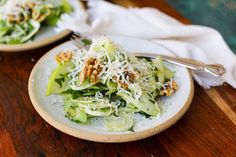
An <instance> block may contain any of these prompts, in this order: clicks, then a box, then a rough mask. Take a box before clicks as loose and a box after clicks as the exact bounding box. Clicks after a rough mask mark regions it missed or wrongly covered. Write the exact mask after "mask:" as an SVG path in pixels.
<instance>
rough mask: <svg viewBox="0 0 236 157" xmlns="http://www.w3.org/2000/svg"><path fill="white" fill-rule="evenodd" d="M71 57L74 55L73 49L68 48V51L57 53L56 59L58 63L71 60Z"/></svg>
mask: <svg viewBox="0 0 236 157" xmlns="http://www.w3.org/2000/svg"><path fill="white" fill-rule="evenodd" d="M71 57H72V53H71V51H69V50H67V51H62V52H61V53H59V54H58V55H56V58H55V59H56V61H57V62H58V63H62V62H64V61H70V60H71Z"/></svg>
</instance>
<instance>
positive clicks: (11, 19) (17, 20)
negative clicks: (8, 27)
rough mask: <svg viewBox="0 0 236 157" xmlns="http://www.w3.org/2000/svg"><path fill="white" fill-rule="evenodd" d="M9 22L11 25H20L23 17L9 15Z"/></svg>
mask: <svg viewBox="0 0 236 157" xmlns="http://www.w3.org/2000/svg"><path fill="white" fill-rule="evenodd" d="M7 20H8V21H9V22H10V23H20V22H21V21H22V17H21V16H20V15H13V14H9V15H7Z"/></svg>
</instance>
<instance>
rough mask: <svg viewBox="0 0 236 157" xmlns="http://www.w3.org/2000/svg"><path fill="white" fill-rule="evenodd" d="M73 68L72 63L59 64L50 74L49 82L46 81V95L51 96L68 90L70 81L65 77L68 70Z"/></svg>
mask: <svg viewBox="0 0 236 157" xmlns="http://www.w3.org/2000/svg"><path fill="white" fill-rule="evenodd" d="M73 68H74V64H73V63H72V62H70V61H69V62H64V63H63V64H60V65H59V66H58V67H57V68H56V69H55V70H54V71H53V72H52V74H51V76H50V78H49V81H48V87H47V90H46V95H47V96H48V95H51V94H60V93H62V92H63V91H65V90H67V89H68V87H69V86H68V82H69V81H70V78H69V77H67V76H65V75H66V74H67V73H68V72H69V71H70V69H73Z"/></svg>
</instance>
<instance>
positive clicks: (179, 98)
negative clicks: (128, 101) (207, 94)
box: [28, 36, 194, 142]
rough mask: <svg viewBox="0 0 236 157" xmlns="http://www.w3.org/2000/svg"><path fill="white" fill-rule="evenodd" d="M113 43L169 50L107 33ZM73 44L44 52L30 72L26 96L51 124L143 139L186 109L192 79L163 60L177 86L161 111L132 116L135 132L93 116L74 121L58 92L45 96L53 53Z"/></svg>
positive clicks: (88, 136)
mask: <svg viewBox="0 0 236 157" xmlns="http://www.w3.org/2000/svg"><path fill="white" fill-rule="evenodd" d="M110 38H111V39H112V40H113V41H115V42H116V43H118V44H120V45H121V46H123V47H124V49H125V50H127V51H129V52H134V51H136V52H161V54H168V53H169V52H168V51H167V50H165V49H163V48H161V47H159V46H157V45H156V44H153V43H151V42H148V41H146V40H141V39H136V38H131V37H119V36H110ZM74 48H76V47H75V46H74V45H73V44H72V43H70V42H66V43H64V44H62V45H60V46H58V47H56V48H54V49H52V50H51V51H49V52H48V53H47V54H45V55H44V56H43V57H42V58H41V59H40V60H39V61H38V62H37V64H36V65H35V67H34V69H33V70H32V72H31V75H30V78H29V84H28V88H29V89H28V90H29V95H30V99H31V101H32V104H33V106H34V108H35V109H36V110H37V112H38V113H39V114H40V116H41V117H42V118H43V119H44V120H45V121H47V122H48V123H49V124H51V125H52V126H54V127H55V128H57V129H59V130H61V131H62V132H64V133H67V134H69V135H72V136H75V137H78V138H81V139H85V140H90V141H97V142H127V141H134V140H139V139H143V138H146V137H149V136H152V135H154V134H157V133H159V132H161V131H163V130H165V129H167V128H168V127H170V126H171V125H173V124H174V123H175V122H176V121H177V120H179V119H180V118H181V117H182V116H183V114H184V113H185V112H186V111H187V109H188V107H189V105H190V103H191V100H192V97H193V90H194V89H193V81H192V78H191V76H190V74H189V71H188V70H187V69H186V68H183V67H179V66H175V65H173V64H167V66H168V67H169V68H170V69H171V70H174V71H176V75H175V78H174V79H175V81H176V82H177V84H178V86H179V89H178V91H177V92H176V93H175V94H174V95H173V96H171V97H168V98H167V97H166V98H162V99H160V100H159V101H161V103H162V104H163V105H162V107H163V109H164V112H163V113H162V114H161V115H159V116H157V117H154V118H152V119H146V118H145V117H143V116H138V115H137V116H136V117H135V122H136V125H135V127H134V130H135V132H129V131H127V132H109V131H106V130H105V128H104V127H103V125H102V119H99V118H98V119H94V120H92V122H91V123H90V124H78V123H75V122H72V121H70V120H69V119H67V118H66V117H65V116H64V112H63V106H62V105H63V101H62V97H61V96H58V95H52V96H48V97H46V96H45V91H46V87H47V82H48V79H49V76H50V74H51V72H52V70H53V69H54V68H55V67H56V63H55V61H54V57H55V55H56V54H58V53H59V52H60V51H61V50H64V49H74Z"/></svg>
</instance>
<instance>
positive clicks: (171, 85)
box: [159, 81, 178, 96]
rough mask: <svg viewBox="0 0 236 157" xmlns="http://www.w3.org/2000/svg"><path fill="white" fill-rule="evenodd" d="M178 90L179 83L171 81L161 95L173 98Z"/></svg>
mask: <svg viewBox="0 0 236 157" xmlns="http://www.w3.org/2000/svg"><path fill="white" fill-rule="evenodd" d="M177 89H178V86H177V83H176V82H175V81H169V82H167V84H166V85H165V88H164V89H162V90H161V91H160V93H159V94H160V95H166V96H171V95H173V94H174V92H175V91H176V90H177Z"/></svg>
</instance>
